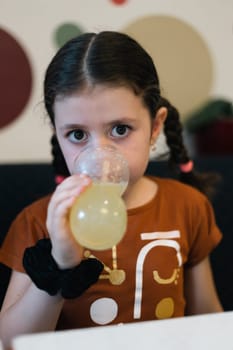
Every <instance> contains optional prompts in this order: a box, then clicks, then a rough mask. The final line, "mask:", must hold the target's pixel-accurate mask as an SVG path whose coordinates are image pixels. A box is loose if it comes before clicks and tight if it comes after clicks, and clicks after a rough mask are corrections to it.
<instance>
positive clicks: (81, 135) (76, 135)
mask: <svg viewBox="0 0 233 350" xmlns="http://www.w3.org/2000/svg"><path fill="white" fill-rule="evenodd" d="M68 138H69V140H70V141H71V142H74V143H79V142H83V141H85V140H86V139H87V134H86V132H85V131H83V130H82V129H77V130H73V131H71V132H69V135H68Z"/></svg>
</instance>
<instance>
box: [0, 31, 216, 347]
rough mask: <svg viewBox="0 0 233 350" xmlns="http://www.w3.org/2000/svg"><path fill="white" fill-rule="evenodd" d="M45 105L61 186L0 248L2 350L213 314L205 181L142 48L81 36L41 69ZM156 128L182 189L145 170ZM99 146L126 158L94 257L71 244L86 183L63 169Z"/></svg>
mask: <svg viewBox="0 0 233 350" xmlns="http://www.w3.org/2000/svg"><path fill="white" fill-rule="evenodd" d="M44 100H45V107H46V110H47V113H48V115H49V117H50V120H51V123H52V126H53V131H54V136H53V138H52V144H53V155H54V166H55V169H56V171H57V174H58V175H59V177H58V180H59V182H60V184H58V186H57V188H56V190H55V192H54V193H53V194H52V195H51V196H47V197H46V198H43V199H41V200H39V201H37V202H35V203H34V204H32V205H31V206H29V207H27V208H26V209H25V210H23V212H22V213H21V214H20V215H19V216H18V217H17V218H16V220H15V222H14V223H13V224H12V226H11V228H10V231H9V233H8V236H7V238H6V239H5V242H4V244H3V246H2V248H1V251H0V257H1V261H2V262H3V263H5V264H6V265H8V266H10V267H11V268H12V270H13V272H12V277H11V281H10V284H9V288H8V291H7V294H6V297H5V301H4V303H3V307H2V311H1V320H0V322H1V328H0V329H1V338H2V340H3V341H4V343H5V344H9V341H10V340H11V339H12V337H14V336H16V335H18V334H22V333H32V332H42V331H51V330H55V329H71V328H79V327H89V326H96V325H107V324H117V323H121V322H124V323H125V322H135V321H144V320H153V319H163V318H170V317H178V316H183V315H187V314H189V315H190V314H198V313H209V312H219V311H221V310H222V307H221V305H220V303H219V300H218V297H217V295H216V290H215V286H214V283H213V278H212V274H211V269H210V264H209V260H208V255H209V253H210V252H211V251H212V249H213V248H214V247H215V246H216V245H217V244H218V242H219V241H220V239H221V233H220V232H219V230H218V228H217V226H216V224H215V219H214V215H213V210H212V207H211V205H210V203H209V201H208V199H207V197H206V196H205V194H209V193H210V190H211V187H210V183H211V179H210V178H208V177H203V176H201V175H200V174H196V173H195V171H194V169H193V162H192V161H191V160H190V159H189V157H188V154H187V152H186V149H185V147H184V145H183V141H182V127H181V124H180V121H179V114H178V112H177V110H176V109H175V108H174V107H173V106H171V105H170V104H169V102H168V101H166V100H165V99H164V98H163V97H162V96H161V94H160V86H159V79H158V75H157V72H156V70H155V67H154V64H153V62H152V59H151V57H150V56H149V55H148V54H147V52H145V50H144V49H143V48H142V47H141V46H140V45H139V44H138V43H137V42H136V41H134V40H133V39H132V38H130V37H129V36H127V35H125V34H121V33H117V32H101V33H99V34H94V33H86V34H83V35H80V36H79V37H77V38H74V39H72V40H71V41H69V42H67V43H66V44H65V45H64V47H62V48H61V49H60V50H59V51H58V53H57V54H56V55H55V56H54V58H53V59H52V61H51V63H50V64H49V66H48V69H47V72H46V76H45V80H44ZM163 127H164V131H165V135H166V139H167V144H168V145H169V147H170V163H171V164H172V165H173V167H174V168H175V169H178V170H179V172H180V173H181V179H182V181H183V182H184V181H185V182H187V183H189V184H191V185H192V186H189V185H187V184H182V183H181V182H179V181H176V180H171V179H161V178H158V177H155V178H153V177H147V176H145V175H144V173H145V170H146V167H147V164H148V159H149V153H150V147H151V145H154V143H155V142H156V140H157V138H158V135H159V133H160V131H161V130H162V128H163ZM103 145H110V146H114V147H115V148H116V149H117V150H118V151H120V152H121V153H122V154H123V155H124V157H125V158H126V159H127V161H128V163H129V169H130V180H129V184H128V187H127V190H126V192H125V193H124V201H125V204H126V206H127V210H128V227H127V231H126V233H125V236H124V238H123V239H122V241H121V242H120V243H119V244H118V245H117V246H114V247H113V248H112V249H110V250H107V251H102V252H95V251H88V250H87V249H85V247H81V246H80V245H79V244H78V243H77V242H76V241H75V240H74V238H73V236H72V233H71V231H70V228H69V221H68V214H69V211H70V208H71V206H72V204H73V203H74V200H75V199H76V198H77V197H78V196H79V195H80V194H81V193H82V192H83V191H85V190H86V188H87V187H88V186H90V185H91V180H90V179H89V178H88V177H87V176H80V175H71V176H70V174H71V172H72V171H71V169H72V166H73V162H74V159H75V157H76V156H77V155H78V154H79V153H80V151H81V150H82V149H83V148H84V147H86V146H94V147H96V146H103ZM61 176H62V177H63V178H64V179H63V178H62V180H63V181H60V180H61ZM193 186H194V187H197V188H198V190H197V189H194V188H193ZM201 191H202V192H204V194H201ZM29 247H30V248H29ZM22 315H23V317H22Z"/></svg>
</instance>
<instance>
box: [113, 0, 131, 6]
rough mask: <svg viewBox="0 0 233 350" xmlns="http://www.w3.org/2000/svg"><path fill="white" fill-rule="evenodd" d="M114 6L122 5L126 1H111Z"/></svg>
mask: <svg viewBox="0 0 233 350" xmlns="http://www.w3.org/2000/svg"><path fill="white" fill-rule="evenodd" d="M111 1H112V2H113V3H114V4H115V5H123V4H124V3H126V2H127V0H111Z"/></svg>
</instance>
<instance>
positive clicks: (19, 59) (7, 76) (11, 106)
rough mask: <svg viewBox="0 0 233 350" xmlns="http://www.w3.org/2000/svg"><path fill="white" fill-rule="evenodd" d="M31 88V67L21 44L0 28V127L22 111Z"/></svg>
mask: <svg viewBox="0 0 233 350" xmlns="http://www.w3.org/2000/svg"><path fill="white" fill-rule="evenodd" d="M31 90H32V69H31V65H30V61H29V58H28V57H27V54H26V52H25V51H24V49H23V47H22V45H21V44H20V43H19V41H17V40H16V39H15V38H14V37H13V36H12V35H11V34H9V33H8V32H6V31H4V30H3V29H1V28H0V128H3V127H5V126H7V125H9V124H10V123H12V122H13V121H14V120H16V119H17V118H18V117H19V116H20V114H21V113H22V111H23V109H24V107H25V106H26V104H27V102H28V101H29V98H30V95H31Z"/></svg>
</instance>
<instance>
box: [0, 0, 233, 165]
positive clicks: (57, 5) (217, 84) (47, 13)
mask: <svg viewBox="0 0 233 350" xmlns="http://www.w3.org/2000/svg"><path fill="white" fill-rule="evenodd" d="M232 14H233V1H232V0H222V1H219V0H204V1H203V0H188V1H187V0H166V1H164V0H128V1H127V2H126V3H125V5H122V6H114V5H113V3H112V2H111V1H109V0H66V1H65V0H60V1H51V0H50V1H48V0H38V1H35V0H34V1H31V0H20V1H15V0H0V28H3V29H4V30H7V31H8V32H9V33H12V34H13V35H14V36H15V37H16V38H17V39H18V40H19V41H20V42H21V45H22V46H23V47H24V48H25V50H26V51H27V54H28V56H29V57H30V60H31V62H32V66H33V74H34V76H33V79H34V82H33V92H32V95H31V97H30V101H29V103H28V104H27V106H26V108H25V109H24V111H23V112H22V114H21V116H20V117H19V118H17V120H16V121H15V122H13V123H11V124H9V125H8V126H7V127H5V128H3V129H0V162H1V163H11V162H37V161H48V160H50V146H49V138H50V127H49V123H48V120H47V119H46V118H45V112H44V109H43V104H42V103H41V101H42V98H43V97H42V82H43V74H44V71H45V69H46V66H47V64H48V62H49V60H50V58H51V57H52V55H53V54H54V52H55V51H56V47H55V44H54V42H53V33H54V31H55V29H56V28H57V27H58V26H59V25H61V24H62V23H65V22H73V23H77V24H79V25H81V26H82V28H84V30H85V31H100V30H106V29H109V30H120V31H124V30H126V29H129V28H131V29H132V28H133V25H134V24H135V23H136V24H137V23H139V22H140V21H141V20H143V21H147V19H148V18H149V17H150V18H151V16H152V17H153V20H154V21H156V17H158V18H161V17H162V18H166V19H167V18H168V19H169V18H175V19H177V20H179V21H181V23H183V24H185V23H186V24H187V26H190V28H191V29H192V30H193V31H194V32H195V33H196V35H197V36H199V37H200V38H201V39H202V40H203V42H204V43H205V45H206V49H207V51H208V54H209V57H210V59H211V65H212V71H211V72H212V73H211V74H212V75H211V84H210V86H209V87H208V89H209V90H208V96H209V97H224V98H227V99H230V100H233V90H232V81H233V79H232V78H233V73H232V62H233V45H232V43H233V15H232ZM136 27H137V25H136ZM137 28H139V27H137ZM140 28H142V27H140ZM135 35H136V36H137V33H136V32H135ZM162 37H163V32H161V33H160V38H162ZM136 38H137V37H136ZM142 40H143V39H142ZM157 41H158V40H157ZM160 42H161V43H162V42H163V40H160ZM0 44H1V43H0ZM154 45H155V47H156V43H154ZM168 45H169V42H168ZM157 46H158V48H157V50H158V52H159V50H160V47H159V44H158V43H157ZM180 50H181V48H180V47H179V54H180ZM173 54H174V57H175V55H176V52H174V50H173ZM177 54H178V53H177ZM166 59H167V58H166ZM171 60H172V57H171ZM0 62H1V58H0ZM161 65H162V64H161ZM165 73H166V72H164V71H163V73H162V75H163V77H164V80H166V84H167V85H166V84H165V85H166V86H165V94H167V95H168V97H169V76H166V74H165ZM200 78H203V77H200ZM167 81H168V82H167ZM183 81H184V79H182V84H180V85H182V86H178V87H177V88H178V89H179V88H180V89H184V91H185V86H183ZM162 85H163V81H162ZM178 85H179V84H178ZM0 88H2V87H1V85H0ZM181 95H182V91H181ZM184 96H185V94H184ZM208 96H203V99H205V98H206V97H208ZM12 103H14V99H13V97H12ZM180 105H181V106H179V107H181V109H182V102H180ZM189 105H190V107H192V101H190V104H189ZM183 112H185V109H184V110H183ZM186 112H187V111H186Z"/></svg>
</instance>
